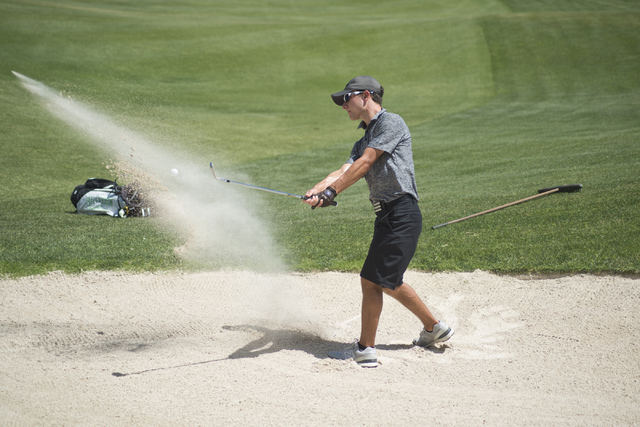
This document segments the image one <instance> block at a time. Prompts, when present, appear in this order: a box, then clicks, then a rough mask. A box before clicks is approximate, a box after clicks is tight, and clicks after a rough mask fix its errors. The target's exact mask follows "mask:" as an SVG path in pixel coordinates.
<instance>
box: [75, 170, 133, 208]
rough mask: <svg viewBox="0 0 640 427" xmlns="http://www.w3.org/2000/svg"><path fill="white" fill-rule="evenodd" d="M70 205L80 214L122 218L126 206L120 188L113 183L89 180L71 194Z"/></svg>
mask: <svg viewBox="0 0 640 427" xmlns="http://www.w3.org/2000/svg"><path fill="white" fill-rule="evenodd" d="M71 203H73V206H75V208H76V209H77V212H78V213H80V214H86V215H109V216H113V217H121V218H124V217H125V216H127V211H128V209H127V204H126V202H125V201H124V199H123V198H122V187H120V186H119V185H118V184H117V183H116V182H115V181H110V180H108V179H102V178H90V179H88V180H87V181H86V182H85V183H84V184H82V185H78V186H77V187H76V188H75V189H74V190H73V193H71Z"/></svg>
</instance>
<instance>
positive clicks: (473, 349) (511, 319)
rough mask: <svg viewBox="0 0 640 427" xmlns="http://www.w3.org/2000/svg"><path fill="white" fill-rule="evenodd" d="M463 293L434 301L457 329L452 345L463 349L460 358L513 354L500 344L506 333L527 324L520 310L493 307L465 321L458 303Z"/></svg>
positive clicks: (472, 315) (449, 322)
mask: <svg viewBox="0 0 640 427" xmlns="http://www.w3.org/2000/svg"><path fill="white" fill-rule="evenodd" d="M463 299H464V296H463V295H459V294H454V295H451V296H449V298H447V299H442V300H440V301H437V302H435V304H433V305H434V307H435V308H437V309H438V311H439V312H440V313H442V316H443V319H446V322H447V323H448V324H449V325H451V326H453V327H454V329H456V334H455V335H454V336H453V339H452V340H451V345H452V346H453V347H454V348H456V350H462V351H463V353H462V354H460V357H463V358H467V359H500V358H506V357H510V356H511V353H509V352H506V351H504V350H503V349H502V348H501V347H500V346H499V345H498V343H499V342H500V341H502V340H503V339H504V338H505V334H506V333H507V332H509V331H511V330H513V329H516V328H520V327H522V326H524V325H525V323H524V322H523V321H522V320H520V313H519V312H517V311H515V310H513V309H511V308H509V307H505V306H493V307H487V308H481V309H478V310H475V311H473V312H472V313H471V315H469V316H468V317H467V318H466V319H463V322H459V320H458V315H457V311H458V305H459V304H460V302H461V301H462V300H463ZM465 325H466V326H465Z"/></svg>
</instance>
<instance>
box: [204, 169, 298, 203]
mask: <svg viewBox="0 0 640 427" xmlns="http://www.w3.org/2000/svg"><path fill="white" fill-rule="evenodd" d="M209 167H211V173H213V177H214V178H215V179H217V180H218V181H222V182H228V183H229V184H236V185H242V186H243V187H247V188H253V189H254V190H260V191H267V192H269V193H275V194H282V195H283V196H289V197H295V198H296V199H302V200H305V197H304V196H301V195H299V194H291V193H286V192H284V191H278V190H272V189H270V188H264V187H258V186H257V185H251V184H245V183H243V182H238V181H231V180H230V179H226V178H218V176H217V175H216V171H215V169H214V168H213V162H210V163H209Z"/></svg>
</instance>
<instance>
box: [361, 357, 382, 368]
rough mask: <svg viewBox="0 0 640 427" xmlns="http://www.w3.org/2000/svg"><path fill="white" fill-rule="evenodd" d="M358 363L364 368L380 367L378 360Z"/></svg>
mask: <svg viewBox="0 0 640 427" xmlns="http://www.w3.org/2000/svg"><path fill="white" fill-rule="evenodd" d="M356 363H357V364H358V366H360V367H363V368H377V367H378V360H377V359H376V360H364V361H362V362H358V361H356Z"/></svg>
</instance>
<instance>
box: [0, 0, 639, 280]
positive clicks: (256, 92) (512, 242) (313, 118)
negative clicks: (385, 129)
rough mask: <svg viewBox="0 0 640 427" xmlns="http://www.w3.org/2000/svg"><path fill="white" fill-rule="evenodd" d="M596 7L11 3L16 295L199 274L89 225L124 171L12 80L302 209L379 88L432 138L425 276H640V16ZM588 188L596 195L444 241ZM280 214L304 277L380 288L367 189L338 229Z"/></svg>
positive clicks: (133, 223) (8, 171) (2, 5)
mask: <svg viewBox="0 0 640 427" xmlns="http://www.w3.org/2000/svg"><path fill="white" fill-rule="evenodd" d="M551 3H552V4H551ZM581 3H582V4H581V5H580V6H579V7H580V9H576V7H578V6H576V5H575V4H574V2H545V1H536V2H521V1H515V0H512V1H507V2H495V3H493V2H485V1H482V2H480V1H467V2H465V4H464V5H461V6H460V7H456V6H452V5H450V4H449V3H448V2H428V3H426V4H425V2H423V1H401V2H394V3H393V5H389V4H387V3H384V2H379V3H374V4H371V3H370V2H367V4H366V5H365V4H361V5H359V4H351V3H350V4H349V5H345V4H343V3H342V2H331V1H326V2H320V3H318V2H297V3H296V5H295V7H292V6H290V5H289V3H287V4H284V3H278V2H271V3H269V4H268V5H265V4H264V3H263V2H255V3H248V2H242V3H241V4H239V3H236V2H228V4H224V3H222V2H216V3H215V4H212V3H210V2H201V3H199V2H191V3H189V4H188V5H186V4H175V3H173V2H164V1H148V2H143V3H136V4H127V5H125V4H121V3H112V2H103V3H95V2H91V3H86V4H85V3H79V2H67V1H62V2H57V3H56V4H55V5H45V4H38V5H36V4H28V3H21V2H11V1H2V2H0V23H1V25H0V37H1V38H2V40H3V49H2V50H1V51H0V59H1V60H0V99H1V100H2V103H1V105H0V109H1V110H2V117H3V133H2V135H0V140H1V141H2V142H1V145H0V168H1V171H2V172H0V173H1V174H2V182H3V186H2V188H0V200H2V201H3V205H4V208H3V209H2V210H1V211H0V243H1V246H0V273H1V274H10V275H25V274H38V273H43V272H46V271H50V270H58V269H61V270H65V271H69V272H75V271H80V270H82V269H85V270H87V269H117V268H124V269H131V270H156V269H166V268H175V267H187V266H185V265H183V264H181V262H180V260H179V259H177V258H176V257H175V256H174V255H173V252H172V248H173V246H174V245H176V244H178V243H180V242H179V241H177V239H176V237H175V236H174V235H173V234H172V233H171V232H168V233H164V232H162V231H160V230H158V229H157V228H156V227H155V225H154V220H149V219H129V220H113V219H111V218H106V217H104V218H94V217H81V216H77V215H72V214H70V213H69V212H70V211H72V210H73V207H72V205H71V204H70V202H69V195H70V193H71V190H73V188H74V187H75V186H76V185H77V184H79V183H82V182H84V180H85V179H87V178H89V177H92V176H100V175H106V172H107V171H106V170H105V169H104V163H105V162H106V161H107V160H109V155H108V154H105V152H103V151H100V150H99V149H97V148H95V147H94V146H93V145H91V144H87V142H86V138H85V136H83V135H81V134H78V133H77V132H76V131H73V130H71V129H69V128H68V127H67V126H66V125H64V124H62V123H60V122H58V121H57V119H55V118H53V117H51V116H50V115H49V114H48V113H47V112H46V111H45V110H44V109H43V108H42V107H41V106H40V105H39V103H38V102H37V100H36V99H34V98H33V97H32V96H31V95H30V94H29V93H27V92H26V91H25V90H24V89H23V88H22V87H20V85H19V83H18V81H17V79H16V78H15V77H14V76H13V75H12V74H11V73H10V71H11V70H15V71H18V72H21V73H23V74H25V75H27V76H29V77H31V78H34V79H36V80H39V81H42V82H43V83H45V84H47V85H49V86H51V87H53V88H55V89H57V90H59V91H60V92H62V93H64V94H65V95H66V94H68V95H69V96H73V97H74V98H77V99H80V100H82V101H84V102H86V103H88V104H89V105H94V106H96V107H97V108H98V109H99V110H101V111H104V112H106V113H107V114H109V115H112V116H113V117H116V118H118V119H119V120H121V121H123V122H125V123H127V124H128V125H129V126H130V127H132V128H134V129H137V130H139V131H141V132H149V133H153V134H162V135H163V140H165V141H173V142H174V143H175V144H179V145H180V146H181V147H182V148H183V149H184V150H186V151H189V152H191V153H193V155H194V157H195V156H201V157H204V158H212V156H215V158H216V159H218V158H219V159H221V162H222V165H223V166H224V167H226V168H227V170H232V171H237V172H238V173H245V174H247V175H249V176H250V177H251V179H252V182H253V183H255V184H257V185H262V186H265V187H269V188H276V189H282V190H285V191H291V192H295V193H303V192H304V191H305V190H306V189H307V188H308V187H309V186H311V185H313V184H314V183H315V182H316V181H317V180H319V179H320V178H322V177H323V176H324V175H325V174H326V173H327V172H329V171H330V170H331V169H332V168H337V167H338V166H339V165H340V163H341V162H342V161H343V160H344V159H345V158H346V156H347V155H348V152H349V150H350V148H351V145H352V143H353V142H354V141H355V140H356V139H357V138H359V136H360V134H361V133H360V132H359V131H357V130H356V129H355V124H354V123H351V122H349V121H348V119H347V117H346V115H345V114H344V112H342V111H341V110H340V109H339V108H337V107H336V106H335V105H333V104H332V103H331V101H330V99H329V97H328V95H329V93H330V92H332V91H335V90H339V89H340V88H342V87H343V86H344V84H345V82H346V81H347V80H348V79H349V78H351V77H353V76H355V75H357V74H371V75H374V76H376V77H377V78H378V79H379V80H380V81H381V82H382V84H383V85H384V86H385V88H386V96H385V101H384V106H385V107H386V108H388V109H389V110H390V111H393V112H396V113H399V114H401V115H402V116H403V117H404V118H405V120H406V121H407V123H408V124H409V126H410V128H411V131H412V134H413V143H414V157H415V163H416V168H417V179H418V187H419V191H420V194H421V208H422V210H423V213H424V218H425V221H424V225H425V228H424V231H423V235H422V237H421V241H420V246H419V250H418V253H417V254H416V257H415V259H414V262H413V264H412V267H413V268H418V269H423V270H436V271H439V270H452V271H466V270H473V269H478V268H479V269H483V270H490V271H496V272H504V273H520V272H556V273H562V272H592V273H600V272H613V273H637V272H638V271H639V270H640V245H639V244H638V243H637V242H638V241H640V221H639V220H638V215H637V211H638V208H639V206H640V203H639V198H640V196H639V194H640V183H639V181H640V178H638V177H639V176H640V167H639V166H640V165H639V163H640V74H639V73H638V70H639V69H640V36H638V32H637V28H638V27H639V25H640V7H639V6H637V5H635V2H624V1H610V2H605V1H595V0H594V1H590V2H581ZM463 6H464V7H463ZM362 8H366V11H367V13H366V18H359V19H353V18H351V17H353V16H362ZM203 167H206V164H204V165H203ZM227 174H228V173H227ZM568 183H581V184H583V185H584V189H583V190H582V192H580V193H576V194H554V195H550V196H546V197H543V198H540V199H537V200H535V201H531V202H529V203H526V204H523V205H519V206H517V207H512V208H508V209H507V210H503V211H499V212H496V213H493V214H489V215H486V216H482V217H479V218H475V219H471V220H469V221H465V222H462V223H458V224H455V225H452V226H449V227H445V228H442V229H438V230H431V229H430V227H431V226H432V225H436V224H440V223H443V222H447V221H450V220H453V219H457V218H460V217H464V216H466V215H469V214H472V213H476V212H479V211H483V210H485V209H488V208H491V207H494V206H498V205H502V204H505V203H508V202H511V201H515V200H518V199H522V198H524V197H528V196H530V195H533V194H535V193H536V192H537V190H538V189H539V188H542V187H547V186H552V185H559V184H568ZM247 191H250V190H247ZM264 197H265V198H267V197H273V198H272V199H269V205H268V206H269V208H268V209H267V210H265V211H263V212H262V214H261V215H262V216H263V217H264V218H265V219H266V221H267V222H268V223H270V224H271V225H272V226H273V229H274V235H275V237H276V240H277V241H278V242H279V243H280V246H281V247H282V250H283V256H284V257H285V259H286V260H287V261H288V262H289V263H290V265H291V266H292V267H293V268H295V269H299V270H316V269H320V270H357V269H358V268H359V267H360V264H361V262H362V259H363V258H364V255H365V254H366V250H367V247H368V243H369V238H370V233H371V222H372V213H371V208H370V206H369V204H368V201H367V200H366V198H367V191H366V186H365V185H364V183H358V184H357V185H356V186H354V187H353V188H352V189H350V190H348V191H347V192H346V193H344V194H343V195H341V196H340V198H339V200H340V202H341V203H340V207H339V208H337V209H331V210H329V209H323V210H321V211H314V212H311V211H309V210H308V209H306V208H305V207H304V206H302V205H301V204H298V203H296V202H295V201H293V200H290V199H287V198H278V197H277V196H269V195H264Z"/></svg>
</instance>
